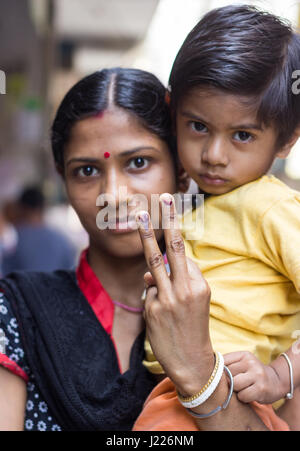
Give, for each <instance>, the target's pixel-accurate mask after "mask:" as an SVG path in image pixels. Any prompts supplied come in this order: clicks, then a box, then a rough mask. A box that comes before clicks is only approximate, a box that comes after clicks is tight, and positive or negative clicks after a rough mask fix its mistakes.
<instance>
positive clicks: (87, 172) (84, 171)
mask: <svg viewBox="0 0 300 451" xmlns="http://www.w3.org/2000/svg"><path fill="white" fill-rule="evenodd" d="M76 174H77V175H79V176H80V177H92V176H95V175H97V174H98V169H96V168H94V167H93V166H83V167H81V168H78V169H77V170H76Z"/></svg>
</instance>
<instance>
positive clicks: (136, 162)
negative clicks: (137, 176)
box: [128, 157, 149, 169]
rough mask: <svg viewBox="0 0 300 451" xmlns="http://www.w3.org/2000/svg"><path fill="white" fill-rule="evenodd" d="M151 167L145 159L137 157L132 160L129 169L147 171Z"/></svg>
mask: <svg viewBox="0 0 300 451" xmlns="http://www.w3.org/2000/svg"><path fill="white" fill-rule="evenodd" d="M148 165H149V160H148V159H147V158H143V157H136V158H133V159H132V160H130V162H129V165H128V167H129V169H145V168H146V167H148Z"/></svg>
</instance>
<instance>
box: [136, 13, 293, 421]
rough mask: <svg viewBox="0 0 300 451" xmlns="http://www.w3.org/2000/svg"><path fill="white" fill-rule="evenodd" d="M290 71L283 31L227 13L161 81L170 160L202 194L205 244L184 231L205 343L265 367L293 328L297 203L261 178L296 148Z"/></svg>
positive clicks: (205, 22) (264, 18)
mask: <svg viewBox="0 0 300 451" xmlns="http://www.w3.org/2000/svg"><path fill="white" fill-rule="evenodd" d="M299 61H300V38H299V36H298V35H296V34H295V33H294V32H293V31H292V30H291V29H290V27H289V26H288V25H287V24H285V23H284V22H283V21H281V20H280V19H278V18H276V17H275V16H273V15H271V14H267V13H264V12H260V11H259V10H257V9H256V8H254V7H251V6H227V7H225V8H220V9H216V10H213V11H211V12H209V13H208V14H207V15H206V16H205V17H204V18H203V19H202V20H201V21H200V22H199V23H198V24H197V25H196V27H195V28H194V29H193V30H192V31H191V33H190V34H189V35H188V37H187V38H186V40H185V42H184V43H183V45H182V47H181V49H180V51H179V53H178V55H177V57H176V59H175V62H174V65H173V68H172V72H171V75H170V88H171V110H172V112H173V117H174V120H175V123H176V134H177V144H178V154H179V159H180V161H181V164H182V165H183V167H184V168H185V170H186V171H187V173H188V174H189V175H190V176H191V177H192V178H193V179H194V180H195V181H196V182H197V184H198V186H199V190H200V191H201V192H204V193H206V194H208V195H209V196H208V198H207V200H206V201H205V211H204V234H203V236H199V234H197V233H194V236H191V234H190V233H189V235H188V241H187V242H186V251H187V255H188V256H189V257H191V258H192V259H194V260H195V261H196V262H197V263H198V264H199V266H200V269H201V271H202V272H203V275H204V277H205V278H206V280H207V282H208V284H209V285H210V287H211V291H212V297H211V319H210V334H211V339H212V343H213V346H214V348H215V349H216V350H218V351H220V352H221V353H224V354H225V353H228V352H235V351H240V350H241V349H243V350H247V351H250V352H252V353H254V354H255V356H256V357H257V358H259V359H260V360H261V361H262V362H263V363H264V364H269V363H270V362H271V361H272V360H273V359H274V358H276V357H278V356H279V354H280V353H282V352H284V351H285V350H286V349H288V348H289V347H290V346H291V345H292V343H293V339H292V333H293V331H294V330H297V329H299V323H300V271H299V269H300V257H299V252H298V249H299V247H300V234H299V226H300V219H299V218H300V194H299V193H298V192H296V191H293V190H291V189H289V188H288V187H287V186H286V185H284V184H283V183H282V182H280V181H279V180H277V179H276V178H275V177H273V176H268V175H266V174H267V172H268V170H269V169H270V167H271V165H272V163H273V162H274V160H275V159H276V158H286V157H287V156H288V154H289V152H290V150H291V148H292V147H293V145H294V144H295V142H296V140H297V138H298V133H299V129H298V127H299V125H300V97H299V96H297V95H295V94H293V90H292V82H293V79H292V75H293V72H294V71H295V70H296V69H297V68H298V65H299ZM192 220H193V217H192V216H191V217H190V221H192ZM185 224H186V222H185ZM183 236H185V230H183ZM146 351H147V360H148V362H145V364H146V366H147V367H148V369H149V370H150V371H152V372H153V373H156V374H159V373H163V369H162V368H161V367H160V365H159V364H158V362H156V361H155V357H154V356H153V353H152V352H151V349H150V347H149V344H148V343H147V342H146ZM138 428H139V421H138V423H137V425H136V429H138Z"/></svg>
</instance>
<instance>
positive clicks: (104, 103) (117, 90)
mask: <svg viewBox="0 0 300 451" xmlns="http://www.w3.org/2000/svg"><path fill="white" fill-rule="evenodd" d="M110 106H116V107H119V108H122V109H124V110H127V111H128V112H129V113H131V114H133V115H134V116H135V117H136V118H137V119H138V120H139V121H140V122H141V124H142V125H143V126H144V127H145V128H146V129H147V130H149V131H150V132H152V133H154V134H155V135H157V136H158V137H159V138H160V139H162V140H163V141H165V142H166V143H167V144H168V146H169V148H170V151H171V153H172V156H173V157H174V158H173V159H174V165H175V167H176V164H177V154H176V149H175V143H174V138H173V136H172V132H171V117H170V108H169V105H168V104H167V102H166V89H165V87H164V86H163V85H162V83H161V82H160V81H159V80H158V78H157V77H156V76H154V75H152V74H150V73H149V72H145V71H143V70H138V69H126V68H112V69H103V70H101V71H97V72H95V73H93V74H91V75H88V76H86V77H84V78H83V79H82V80H80V81H79V82H78V83H76V84H75V86H73V87H72V88H71V89H70V90H69V92H68V93H67V94H66V96H65V97H64V99H63V101H62V102H61V104H60V106H59V108H58V111H57V113H56V117H55V119H54V122H53V125H52V130H51V144H52V151H53V155H54V160H55V164H56V167H57V168H58V170H59V171H60V172H61V173H62V174H63V173H64V148H65V145H66V144H67V142H68V140H69V137H70V132H71V129H72V127H73V125H74V124H75V123H76V122H77V121H79V120H81V119H84V118H87V117H92V116H94V115H97V114H98V113H101V112H103V111H105V110H106V109H107V108H108V107H110Z"/></svg>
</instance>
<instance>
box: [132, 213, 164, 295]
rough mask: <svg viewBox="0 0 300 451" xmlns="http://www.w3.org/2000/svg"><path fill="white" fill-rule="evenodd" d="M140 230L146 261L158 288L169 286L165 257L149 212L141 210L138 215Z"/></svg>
mask: <svg viewBox="0 0 300 451" xmlns="http://www.w3.org/2000/svg"><path fill="white" fill-rule="evenodd" d="M136 221H137V224H138V230H139V233H140V237H141V241H142V244H143V248H144V254H145V258H146V262H147V265H148V268H149V271H150V272H151V274H152V276H153V277H154V279H155V281H156V284H157V288H158V290H162V289H165V288H167V287H169V285H170V280H169V276H168V273H167V270H166V267H165V263H164V258H163V255H162V253H161V251H160V248H159V246H158V243H157V240H156V236H155V233H154V230H153V228H152V224H151V220H150V216H149V213H148V212H147V211H140V212H138V213H137V215H136Z"/></svg>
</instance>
